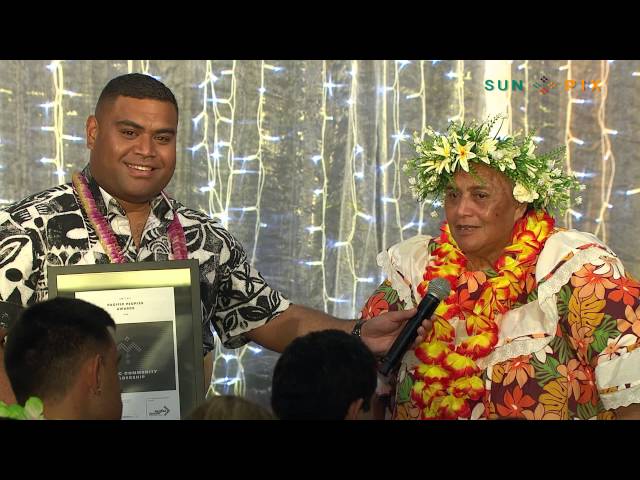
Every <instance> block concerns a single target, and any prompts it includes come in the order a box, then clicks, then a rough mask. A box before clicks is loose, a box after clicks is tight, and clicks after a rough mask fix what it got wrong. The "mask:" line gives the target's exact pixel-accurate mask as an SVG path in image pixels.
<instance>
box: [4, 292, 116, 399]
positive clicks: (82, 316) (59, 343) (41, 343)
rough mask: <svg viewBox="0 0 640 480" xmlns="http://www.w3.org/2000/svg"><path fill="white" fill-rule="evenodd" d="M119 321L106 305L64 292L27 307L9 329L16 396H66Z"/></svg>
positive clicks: (8, 353) (10, 367)
mask: <svg viewBox="0 0 640 480" xmlns="http://www.w3.org/2000/svg"><path fill="white" fill-rule="evenodd" d="M107 327H112V328H114V329H115V327H116V324H115V322H114V321H113V319H112V318H111V316H110V315H109V314H108V313H107V312H105V311H104V310H103V309H102V308H100V307H97V306H95V305H92V304H91V303H87V302H85V301H82V300H78V299H71V298H62V297H58V298H55V299H53V300H48V301H46V302H42V303H36V304H35V305H32V306H31V307H29V308H27V309H26V310H25V311H24V312H23V313H22V315H21V317H20V319H19V320H18V321H17V322H16V323H15V325H14V326H13V327H12V328H11V329H10V330H9V332H8V334H7V343H6V347H5V367H6V370H7V376H8V377H9V381H10V382H11V386H12V387H13V391H14V393H15V396H16V399H17V400H18V402H19V403H21V404H24V403H25V402H26V401H27V400H28V398H29V397H31V396H36V397H39V398H41V399H45V398H54V399H55V398H60V397H62V396H63V395H64V394H65V393H66V392H67V390H68V389H69V387H70V386H71V385H72V383H73V381H74V379H75V377H76V376H77V374H78V372H79V369H80V367H81V366H82V363H83V362H84V361H85V360H86V359H87V358H88V357H90V356H91V355H94V354H95V353H98V352H101V351H104V350H105V349H106V348H108V346H109V345H110V343H111V342H113V337H112V336H111V333H110V332H109V331H108V330H107Z"/></svg>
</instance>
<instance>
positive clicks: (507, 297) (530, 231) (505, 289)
mask: <svg viewBox="0 0 640 480" xmlns="http://www.w3.org/2000/svg"><path fill="white" fill-rule="evenodd" d="M553 226H554V220H553V218H552V217H550V216H549V215H548V214H547V213H546V212H544V211H542V210H539V211H535V210H534V211H531V212H529V213H528V214H527V215H526V216H525V217H523V218H522V219H520V220H519V221H518V222H516V224H515V226H514V229H513V236H512V242H511V245H509V246H508V247H507V248H505V250H504V253H503V255H502V256H501V257H500V258H499V259H498V261H497V262H496V263H495V265H494V267H495V268H494V269H495V271H496V272H497V276H496V277H493V278H488V279H487V280H486V281H485V282H484V283H483V284H482V285H479V291H480V295H479V297H478V299H477V301H475V303H473V304H472V306H471V307H470V306H463V302H464V299H468V298H469V292H468V289H469V287H468V285H469V283H468V282H467V283H466V285H462V286H461V287H460V288H458V285H459V284H462V283H463V282H464V279H463V278H461V277H462V276H463V274H465V273H466V264H467V259H466V258H465V256H464V254H463V253H462V251H461V250H460V249H459V248H458V245H457V244H456V242H455V240H454V238H453V237H452V236H451V232H450V230H449V225H448V224H447V223H445V224H443V226H442V227H441V230H442V234H441V235H440V237H439V238H438V239H436V243H437V244H438V247H437V248H436V249H435V250H434V251H433V254H432V259H431V261H430V262H429V265H428V266H427V269H426V271H425V274H424V277H423V278H424V281H423V282H422V283H421V284H420V285H419V286H418V293H419V294H420V295H421V296H424V295H425V292H426V291H427V287H428V285H429V281H431V280H432V279H434V278H437V277H442V278H446V279H447V280H448V281H449V283H451V287H452V293H451V295H450V296H449V297H447V299H446V300H445V301H444V302H442V303H441V304H440V305H439V307H438V308H437V309H436V311H435V318H434V322H433V329H432V330H431V331H430V332H429V334H428V336H427V338H426V339H425V341H424V342H423V343H421V344H420V345H419V346H418V347H417V348H416V350H415V354H416V357H417V358H418V359H419V360H420V361H421V362H422V363H421V364H419V365H418V366H417V367H415V368H414V369H413V370H412V372H411V374H412V376H413V379H414V385H413V388H412V390H411V398H412V400H413V401H414V402H415V404H416V405H417V406H418V407H420V409H421V415H420V416H421V418H422V419H456V418H470V417H471V407H470V406H469V401H478V400H480V399H481V398H482V396H483V394H484V391H485V388H484V383H483V381H482V378H481V371H480V369H479V368H478V366H477V364H476V360H478V359H481V358H483V357H485V356H487V355H488V354H489V353H491V352H492V351H493V349H494V347H495V346H496V344H497V343H498V325H497V324H496V322H495V317H496V314H498V313H500V314H504V313H506V312H507V311H509V309H510V308H511V305H512V303H513V302H514V301H516V300H517V299H518V297H519V296H520V294H522V292H523V291H525V289H527V291H531V289H533V288H534V286H535V278H534V273H535V264H536V260H537V258H538V255H539V253H540V251H541V250H542V247H543V246H544V243H545V241H546V240H547V238H548V237H549V235H550V234H551V232H552V230H553ZM528 277H530V278H529V279H528ZM460 280H463V281H462V282H461V281H460ZM465 290H466V292H465ZM467 305H468V303H467ZM454 317H460V318H464V320H465V326H466V331H467V335H469V337H467V338H466V339H465V340H464V341H462V342H461V343H459V344H458V345H456V341H455V330H454V327H453V326H452V325H451V323H449V321H450V320H451V319H452V318H454Z"/></svg>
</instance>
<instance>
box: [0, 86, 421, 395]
mask: <svg viewBox="0 0 640 480" xmlns="http://www.w3.org/2000/svg"><path fill="white" fill-rule="evenodd" d="M177 125H178V105H177V102H176V99H175V97H174V95H173V93H172V92H171V91H170V90H169V89H168V88H167V87H166V86H165V85H163V84H162V83H161V82H159V81H157V80H155V79H154V78H152V77H150V76H147V75H142V74H129V75H123V76H121V77H117V78H115V79H113V80H111V81H110V82H109V83H108V84H107V86H106V87H105V88H104V90H103V92H102V93H101V95H100V98H99V100H98V103H97V105H96V111H95V115H92V116H90V117H89V118H88V120H87V127H86V135H87V147H88V148H89V149H90V151H91V152H90V160H89V165H88V166H87V167H86V168H85V169H84V170H83V171H82V172H80V173H78V174H76V175H74V178H73V183H69V184H66V185H60V186H57V187H53V188H50V189H48V190H45V191H44V192H40V193H37V194H34V195H31V196H29V197H27V198H25V199H23V200H21V201H19V202H17V203H15V204H13V205H10V206H8V207H7V208H5V209H4V210H2V211H0V279H1V280H0V300H1V301H7V302H10V303H13V304H19V305H24V306H27V305H31V304H33V303H35V302H38V301H42V300H45V299H46V298H47V296H48V288H47V269H46V267H47V265H87V264H99V263H108V262H111V261H118V262H122V261H126V262H144V261H161V260H168V259H173V258H184V256H182V257H181V255H180V253H181V252H186V253H184V255H186V257H187V258H194V259H197V260H198V262H199V264H200V294H201V300H202V313H203V344H204V350H205V354H206V357H205V375H206V378H207V379H208V378H210V377H211V368H212V359H211V353H210V352H211V350H212V349H213V329H215V331H216V332H217V334H218V335H219V336H220V339H221V340H222V342H223V344H224V345H225V346H227V347H231V348H235V347H239V346H241V345H243V344H245V343H247V342H248V341H255V342H257V343H259V344H261V345H263V346H264V347H266V348H269V349H272V350H275V351H282V350H283V349H284V347H285V346H286V345H288V343H289V342H290V341H291V340H293V339H294V338H296V337H297V336H300V335H304V334H306V333H308V332H310V331H314V330H324V329H329V328H335V329H339V330H344V331H351V330H352V329H354V330H355V332H356V333H357V334H359V335H360V333H361V338H362V340H363V341H364V342H365V344H366V345H367V346H368V347H369V348H370V349H371V350H372V351H373V352H374V353H382V352H384V351H386V350H387V348H388V347H389V346H390V344H391V342H392V341H393V340H394V339H395V337H396V336H397V334H398V333H399V331H400V330H401V329H402V326H403V324H404V322H405V321H406V319H407V318H410V317H411V314H412V313H414V312H411V311H409V312H396V313H390V314H387V315H382V316H380V317H379V318H377V319H376V321H375V322H371V325H368V323H369V322H367V325H366V326H364V328H363V326H362V325H361V324H360V323H359V322H356V321H355V320H351V321H345V320H341V319H337V318H335V317H331V316H329V315H326V314H324V313H322V312H319V311H316V310H312V309H309V308H305V307H302V306H299V305H293V304H291V303H290V302H289V301H288V300H287V299H286V298H284V296H283V295H282V294H281V293H280V292H278V291H276V290H273V289H272V288H270V287H269V285H267V283H266V282H265V280H264V278H263V277H262V276H261V275H260V273H259V272H258V271H256V270H255V269H254V268H253V267H252V266H251V265H250V263H249V262H248V261H247V255H246V253H245V251H244V250H243V248H242V246H241V245H240V243H239V242H238V241H237V240H236V239H235V238H234V237H233V236H232V235H231V234H230V233H229V232H228V231H227V230H225V229H224V228H223V227H222V226H221V225H220V224H218V223H216V222H215V221H213V220H212V219H210V218H209V217H208V216H207V215H205V214H203V213H200V212H198V211H195V210H192V209H189V208H187V207H185V206H183V205H181V204H180V203H179V202H177V201H176V200H174V199H171V198H169V197H167V196H166V194H164V192H162V190H163V189H164V188H165V187H166V185H167V184H168V183H169V180H170V179H171V177H172V175H173V172H174V169H175V163H176V133H177ZM354 325H355V326H354ZM429 325H430V324H429V322H425V323H424V326H423V327H421V334H424V328H425V327H426V328H428V327H429ZM212 327H213V328H212ZM361 328H362V330H361ZM4 334H5V330H4V329H2V328H0V400H3V401H5V402H7V403H9V402H13V401H15V399H14V397H13V393H12V392H11V389H10V386H9V384H8V382H7V378H6V374H5V372H4V365H3V361H2V358H3V349H2V344H3V337H4Z"/></svg>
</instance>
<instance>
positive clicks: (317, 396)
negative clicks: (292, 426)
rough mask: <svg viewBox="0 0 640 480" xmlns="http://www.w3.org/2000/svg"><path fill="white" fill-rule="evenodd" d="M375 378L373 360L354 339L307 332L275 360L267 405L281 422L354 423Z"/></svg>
mask: <svg viewBox="0 0 640 480" xmlns="http://www.w3.org/2000/svg"><path fill="white" fill-rule="evenodd" d="M376 378H377V375H376V359H375V357H374V356H373V354H372V353H371V351H370V350H369V349H368V348H367V347H366V346H365V345H364V344H363V343H362V341H361V340H360V339H359V338H357V337H355V336H353V335H349V334H348V333H345V332H342V331H339V330H324V331H320V332H312V333H310V334H308V335H305V336H303V337H299V338H297V339H295V340H294V341H293V342H291V343H290V344H289V346H287V348H285V350H284V352H282V355H281V356H280V358H279V359H278V362H277V363H276V366H275V370H274V372H273V384H272V390H271V395H272V397H271V406H272V408H273V411H274V413H275V414H276V416H278V418H280V419H281V420H355V419H357V418H358V417H359V414H360V412H361V411H363V412H366V411H368V410H369V408H370V402H371V398H372V396H373V393H374V392H375V389H376Z"/></svg>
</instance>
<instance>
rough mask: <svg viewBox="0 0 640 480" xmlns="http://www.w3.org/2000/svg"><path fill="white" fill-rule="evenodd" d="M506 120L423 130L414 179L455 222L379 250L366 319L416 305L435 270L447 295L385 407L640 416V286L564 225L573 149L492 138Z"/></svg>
mask: <svg viewBox="0 0 640 480" xmlns="http://www.w3.org/2000/svg"><path fill="white" fill-rule="evenodd" d="M499 118H500V117H494V118H491V119H489V120H488V121H486V122H483V123H481V124H475V123H474V124H471V125H465V124H459V123H452V124H450V126H449V128H448V130H447V132H446V133H444V134H439V133H436V132H434V131H433V129H431V128H429V129H427V130H426V132H425V134H424V136H423V138H420V137H419V136H417V135H416V137H415V145H416V151H417V157H416V158H414V159H412V160H410V161H409V162H407V164H406V166H405V172H406V173H407V175H408V176H409V183H410V185H411V188H412V189H413V192H414V195H415V196H416V198H418V199H419V200H426V201H427V203H430V204H431V205H432V206H434V207H437V206H439V205H442V204H444V210H445V216H446V221H445V222H443V224H442V226H441V228H440V235H438V236H437V237H429V236H425V235H418V236H415V237H413V238H410V239H408V240H405V241H403V242H401V243H399V244H396V245H394V246H392V247H391V248H389V249H388V250H386V251H384V252H382V253H380V255H379V256H378V264H379V265H380V266H381V267H382V268H383V270H384V273H385V275H386V277H387V278H386V280H385V281H384V282H383V283H382V285H381V286H380V287H379V288H378V289H377V290H376V291H375V292H374V294H373V295H372V296H371V297H370V298H369V300H368V301H367V303H366V305H365V307H364V308H363V311H362V316H363V318H365V319H366V318H370V317H372V316H375V315H378V314H380V313H381V312H384V311H386V310H402V309H408V308H412V307H414V306H415V305H417V304H418V303H419V302H420V300H421V299H422V297H423V296H424V295H425V293H426V292H427V289H428V286H429V283H430V282H431V281H432V280H433V279H435V278H445V279H447V280H448V281H449V283H450V284H451V287H452V290H451V294H450V295H449V296H448V297H447V298H446V299H445V300H444V301H442V302H441V304H440V305H439V307H438V308H437V309H436V311H435V313H434V315H433V318H432V320H433V329H432V330H431V331H430V332H429V333H428V335H427V336H426V338H425V340H424V342H423V343H421V344H420V345H418V346H417V347H416V348H415V349H411V350H410V351H408V352H407V353H406V355H405V356H404V358H403V360H402V363H401V365H400V368H399V370H396V371H395V372H392V373H391V374H390V375H389V378H388V380H389V382H388V383H387V384H381V386H380V387H379V391H378V395H379V400H380V402H379V407H380V408H379V412H378V415H379V416H380V417H382V415H385V417H386V418H393V419H499V418H512V419H530V420H533V419H540V420H543V419H588V418H598V419H608V418H616V417H618V418H625V417H629V418H636V417H638V418H640V416H638V415H637V414H638V413H640V412H639V410H640V408H637V407H638V404H639V403H640V349H637V347H638V346H640V299H639V295H640V284H639V283H638V282H637V281H636V280H634V279H633V278H632V277H631V275H630V274H629V272H626V271H625V269H624V267H623V265H622V263H621V261H620V259H619V258H618V257H617V256H616V255H615V253H613V252H612V251H611V250H610V249H609V248H608V247H607V246H606V245H604V244H603V243H602V241H600V240H599V239H598V238H597V237H595V236H594V235H592V234H590V233H585V232H579V231H576V230H566V229H562V228H559V227H557V226H556V224H555V220H554V218H553V217H552V216H551V214H552V213H553V212H557V213H562V212H564V211H566V209H567V208H569V205H570V201H571V191H572V190H583V189H584V186H583V185H580V184H579V183H578V181H577V180H576V179H575V178H574V177H573V176H572V175H571V174H566V173H563V172H562V170H561V168H560V161H561V159H562V157H563V150H564V149H562V148H561V149H556V150H554V151H552V152H550V153H547V154H544V155H537V154H535V153H534V152H535V144H534V143H533V140H532V135H531V134H530V135H528V136H526V137H524V138H521V137H519V136H518V135H516V136H507V137H497V136H494V135H492V134H491V131H492V128H493V126H494V125H495V123H496V121H497V120H498V119H499ZM580 202H581V198H580V197H579V196H578V197H576V198H575V203H577V204H579V203H580ZM432 215H435V216H437V213H435V212H434V213H432ZM382 408H384V413H382V412H381V410H382Z"/></svg>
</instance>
